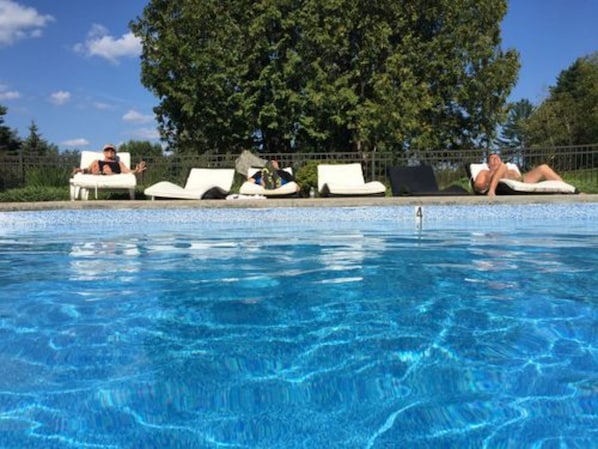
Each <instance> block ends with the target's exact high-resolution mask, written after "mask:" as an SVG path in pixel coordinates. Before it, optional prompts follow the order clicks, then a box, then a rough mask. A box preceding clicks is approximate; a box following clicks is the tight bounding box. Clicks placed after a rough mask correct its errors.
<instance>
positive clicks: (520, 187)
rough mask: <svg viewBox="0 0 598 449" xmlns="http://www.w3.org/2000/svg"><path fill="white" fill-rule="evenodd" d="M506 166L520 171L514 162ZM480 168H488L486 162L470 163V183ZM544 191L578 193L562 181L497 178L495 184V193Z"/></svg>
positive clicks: (521, 193) (508, 193) (517, 193)
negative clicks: (522, 180) (525, 180)
mask: <svg viewBox="0 0 598 449" xmlns="http://www.w3.org/2000/svg"><path fill="white" fill-rule="evenodd" d="M507 168H509V169H511V170H517V172H519V173H521V171H520V170H519V167H517V165H515V164H511V163H507ZM482 170H488V165H487V164H471V165H470V166H469V172H470V173H471V185H472V188H473V183H474V181H475V179H476V177H477V176H478V174H479V173H480V171H482ZM544 193H579V192H578V190H577V189H576V188H575V187H574V186H572V185H571V184H567V183H566V182H564V181H540V182H536V183H529V182H521V181H516V180H514V179H508V178H502V179H499V181H498V185H497V186H496V194H497V195H523V194H544Z"/></svg>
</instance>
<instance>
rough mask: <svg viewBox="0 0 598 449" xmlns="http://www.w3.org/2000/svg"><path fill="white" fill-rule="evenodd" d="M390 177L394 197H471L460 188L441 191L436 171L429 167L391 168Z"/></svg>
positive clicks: (453, 187) (454, 187)
mask: <svg viewBox="0 0 598 449" xmlns="http://www.w3.org/2000/svg"><path fill="white" fill-rule="evenodd" d="M388 177H389V179H390V186H391V189H392V194H393V196H402V195H417V196H425V195H430V196H440V195H469V192H468V191H467V190H466V189H464V188H462V187H460V186H451V187H448V188H446V189H443V190H440V189H439V188H438V184H437V182H436V177H435V176H434V170H433V169H432V167H431V166H429V165H419V166H415V167H390V168H389V169H388Z"/></svg>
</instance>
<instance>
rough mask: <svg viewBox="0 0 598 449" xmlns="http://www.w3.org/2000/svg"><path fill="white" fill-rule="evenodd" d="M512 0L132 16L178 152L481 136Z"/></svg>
mask: <svg viewBox="0 0 598 449" xmlns="http://www.w3.org/2000/svg"><path fill="white" fill-rule="evenodd" d="M506 7H507V2H506V0H456V1H423V2H422V1H421V0H404V1H401V2H397V1H396V0H377V1H376V2H363V1H359V0H304V1H301V2H294V1H291V0H272V1H267V2H253V1H248V0H239V1H235V2H231V1H227V0H214V1H210V2H206V1H203V0H180V1H177V2H172V1H168V0H151V1H149V2H148V4H147V6H146V7H145V9H144V11H143V14H142V15H141V17H139V18H137V20H136V21H133V22H131V23H130V27H131V29H132V31H133V32H134V33H135V35H136V36H137V37H139V38H141V40H142V43H143V54H142V75H141V77H142V83H143V84H144V85H145V86H146V87H147V88H148V89H149V90H150V91H151V92H153V93H154V95H155V96H156V97H157V98H159V99H160V104H159V106H157V107H156V108H155V110H154V112H155V113H156V116H157V119H158V123H159V128H160V131H161V134H162V137H163V138H164V139H165V140H166V141H167V142H168V144H169V145H170V147H171V148H174V149H176V151H177V152H181V153H185V152H190V153H203V152H205V151H216V152H226V151H230V152H233V153H239V152H240V151H241V149H244V148H249V149H252V150H256V151H264V152H268V153H277V152H291V151H304V152H308V151H320V152H331V151H350V150H353V151H366V150H373V149H379V150H389V149H390V150H391V149H396V150H400V149H407V148H410V149H414V148H438V147H442V148H457V147H461V148H462V147H470V146H473V145H488V144H489V142H490V141H491V140H492V138H493V137H494V133H495V131H494V130H495V128H496V125H497V123H499V122H500V121H501V120H502V119H503V116H504V104H505V101H506V97H507V95H508V94H509V92H510V89H511V87H512V85H513V84H514V81H515V77H516V73H517V70H518V67H519V63H518V56H517V54H516V52H515V51H511V50H510V51H507V52H503V51H502V50H500V22H501V20H502V18H503V16H504V14H505V12H506Z"/></svg>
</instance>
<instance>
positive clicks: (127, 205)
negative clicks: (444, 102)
mask: <svg viewBox="0 0 598 449" xmlns="http://www.w3.org/2000/svg"><path fill="white" fill-rule="evenodd" d="M567 203H569V204H579V203H598V194H588V195H586V194H580V195H515V196H497V197H493V198H488V197H486V196H478V195H467V196H419V197H415V196H413V197H363V198H361V197H347V198H279V199H271V200H268V199H267V200H263V199H262V200H257V199H237V200H159V201H150V200H133V201H131V200H123V201H120V200H108V201H105V200H90V201H45V202H31V203H27V202H22V203H21V202H20V203H0V212H11V211H34V210H86V209H184V208H193V209H196V208H272V207H366V206H377V207H380V206H417V205H441V206H449V205H471V206H474V205H475V206H493V205H499V204H501V205H504V204H567Z"/></svg>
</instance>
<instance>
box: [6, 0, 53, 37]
mask: <svg viewBox="0 0 598 449" xmlns="http://www.w3.org/2000/svg"><path fill="white" fill-rule="evenodd" d="M53 21H54V17H52V16H50V15H42V14H40V13H38V12H37V10H36V9H35V8H31V7H28V6H23V5H21V4H19V3H17V2H15V1H13V0H0V46H4V45H11V44H14V43H15V42H17V41H18V40H21V39H27V38H33V37H40V36H41V35H42V33H43V29H44V28H45V27H46V25H47V24H48V23H50V22H53Z"/></svg>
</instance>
